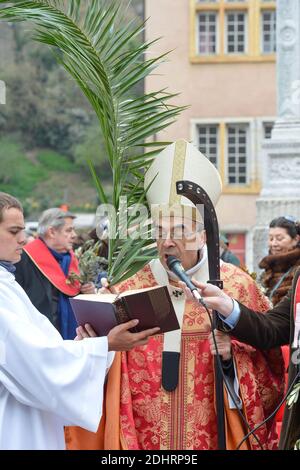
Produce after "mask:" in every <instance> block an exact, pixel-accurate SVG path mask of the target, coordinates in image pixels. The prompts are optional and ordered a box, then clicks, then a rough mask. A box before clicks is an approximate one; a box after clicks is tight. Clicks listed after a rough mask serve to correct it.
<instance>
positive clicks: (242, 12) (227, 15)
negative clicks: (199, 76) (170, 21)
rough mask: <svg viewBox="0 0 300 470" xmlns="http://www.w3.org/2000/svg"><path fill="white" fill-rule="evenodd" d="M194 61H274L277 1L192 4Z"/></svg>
mask: <svg viewBox="0 0 300 470" xmlns="http://www.w3.org/2000/svg"><path fill="white" fill-rule="evenodd" d="M190 2H191V18H192V23H191V24H192V29H191V42H190V43H191V61H192V62H245V61H252V62H253V61H273V62H274V61H275V54H274V53H275V51H276V2H275V1H274V0H268V1H263V0H190Z"/></svg>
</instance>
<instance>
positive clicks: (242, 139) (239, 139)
mask: <svg viewBox="0 0 300 470" xmlns="http://www.w3.org/2000/svg"><path fill="white" fill-rule="evenodd" d="M247 134H248V126H247V125H245V124H229V125H227V183H228V184H246V183H247V182H248V175H247V160H248V135H247Z"/></svg>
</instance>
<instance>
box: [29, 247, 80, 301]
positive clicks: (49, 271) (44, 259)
mask: <svg viewBox="0 0 300 470" xmlns="http://www.w3.org/2000/svg"><path fill="white" fill-rule="evenodd" d="M24 251H25V252H26V253H27V255H28V256H29V258H30V259H31V260H32V262H33V263H34V264H35V265H36V266H37V268H38V269H39V270H40V271H41V273H42V274H44V276H45V277H46V278H47V279H48V280H49V281H50V282H51V284H53V285H54V286H55V287H56V288H57V289H58V290H59V291H60V292H62V293H63V294H66V295H68V296H69V297H73V296H74V295H77V294H79V292H80V283H79V282H78V281H75V282H74V283H72V284H68V281H67V277H66V276H65V274H64V272H63V270H62V269H61V267H60V265H59V263H58V262H57V260H56V259H55V258H54V256H53V255H52V253H51V252H50V251H49V250H48V248H47V245H46V244H45V243H44V242H43V241H42V240H39V239H37V240H34V241H33V242H31V243H28V245H26V246H25V247H24ZM70 255H71V264H70V268H69V273H71V272H74V273H75V274H78V275H79V274H80V273H79V268H78V261H77V258H76V257H75V255H74V253H73V252H72V251H71V252H70Z"/></svg>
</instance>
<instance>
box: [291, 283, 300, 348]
mask: <svg viewBox="0 0 300 470" xmlns="http://www.w3.org/2000/svg"><path fill="white" fill-rule="evenodd" d="M298 304H299V307H298V314H297V305H298ZM299 335H300V276H299V277H298V279H297V282H296V288H295V295H294V339H293V342H292V347H293V348H298V338H299Z"/></svg>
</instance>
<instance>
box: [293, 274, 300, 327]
mask: <svg viewBox="0 0 300 470" xmlns="http://www.w3.org/2000/svg"><path fill="white" fill-rule="evenodd" d="M299 303H300V276H299V277H298V279H297V283H296V289H295V296H294V319H295V320H296V306H297V304H299Z"/></svg>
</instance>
